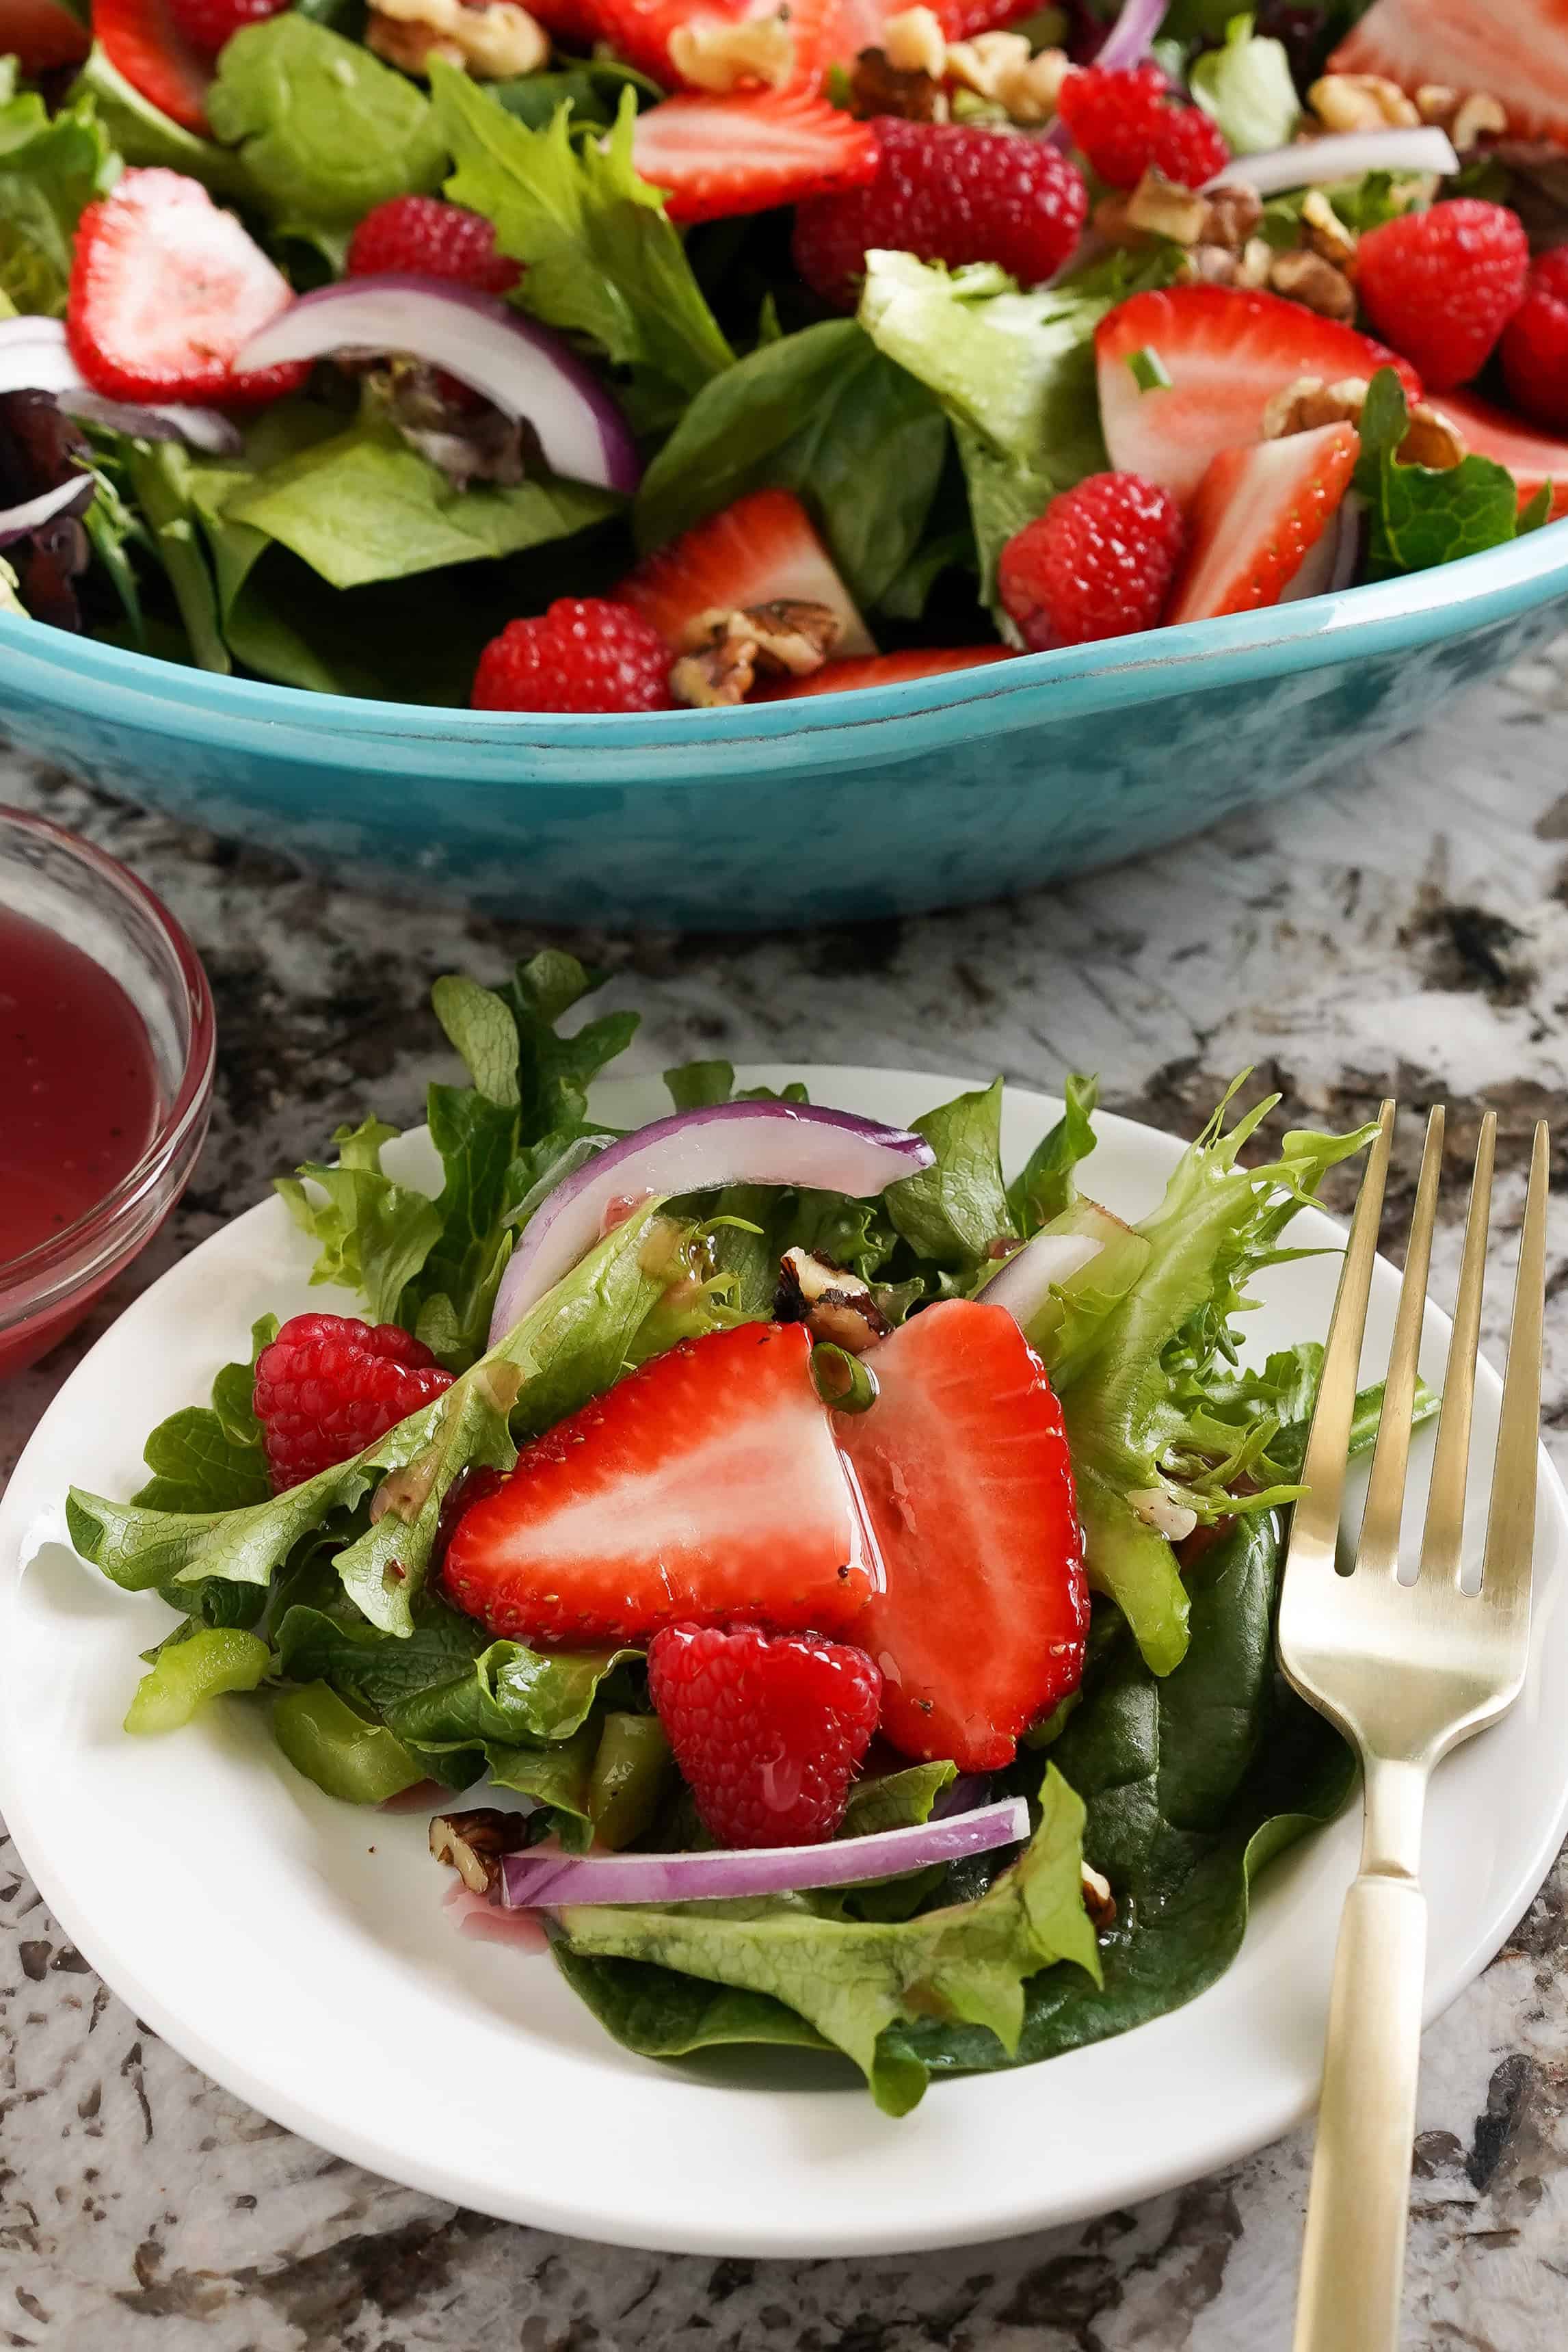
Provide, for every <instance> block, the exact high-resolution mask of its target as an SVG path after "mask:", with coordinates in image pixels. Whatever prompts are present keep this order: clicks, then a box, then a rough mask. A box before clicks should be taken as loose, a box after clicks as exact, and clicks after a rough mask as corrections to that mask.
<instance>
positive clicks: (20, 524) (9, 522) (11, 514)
mask: <svg viewBox="0 0 1568 2352" xmlns="http://www.w3.org/2000/svg"><path fill="white" fill-rule="evenodd" d="M97 487H98V485H97V483H96V482H95V481H94V480H93V478H92V476H91V475H90V474H73V475H72V477H71V478H70V480H69V481H68V482H57V483H56V485H55V487H54V488H53V489H52V490H44V491H41V492H40V493H39V495H38V497H37V498H36V499H24V500H23V502H22V504H21V505H20V506H19V507H0V547H10V546H11V545H13V543H14V542H15V541H16V540H18V539H30V538H31V537H32V534H33V533H34V531H36V530H42V529H43V527H44V525H45V524H46V523H47V522H55V521H57V520H58V518H59V517H60V516H61V515H75V514H84V513H85V512H86V510H87V509H88V508H89V506H91V504H92V499H93V492H94V490H95V489H96V488H97Z"/></svg>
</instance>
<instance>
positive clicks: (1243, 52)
mask: <svg viewBox="0 0 1568 2352" xmlns="http://www.w3.org/2000/svg"><path fill="white" fill-rule="evenodd" d="M1252 26H1253V19H1252V17H1251V16H1232V17H1231V19H1230V21H1229V23H1228V25H1227V26H1226V27H1225V38H1224V40H1223V41H1222V42H1221V43H1220V45H1219V47H1218V48H1216V49H1207V50H1205V52H1204V54H1203V55H1202V57H1200V58H1194V60H1193V62H1192V65H1191V67H1190V68H1189V70H1188V73H1187V83H1188V87H1189V88H1190V89H1191V91H1192V94H1193V96H1194V98H1195V99H1196V100H1197V103H1198V104H1199V106H1201V107H1202V109H1203V110H1204V112H1205V113H1206V114H1207V115H1210V116H1212V118H1213V120H1214V121H1216V122H1217V123H1218V125H1219V128H1220V130H1221V131H1223V132H1224V133H1225V137H1226V142H1227V143H1228V146H1229V148H1230V152H1231V153H1232V154H1233V155H1262V154H1267V153H1269V152H1270V151H1271V150H1272V149H1274V148H1276V147H1288V146H1289V145H1290V143H1291V140H1292V139H1293V138H1294V137H1295V135H1296V126H1297V124H1298V123H1299V122H1300V121H1301V100H1300V99H1299V98H1298V97H1297V96H1296V85H1295V83H1294V81H1293V80H1292V79H1291V60H1290V58H1289V57H1288V56H1287V55H1286V53H1285V47H1284V44H1283V43H1282V42H1281V41H1275V40H1270V39H1268V38H1260V37H1259V36H1258V35H1256V34H1255V33H1254V32H1253V29H1252Z"/></svg>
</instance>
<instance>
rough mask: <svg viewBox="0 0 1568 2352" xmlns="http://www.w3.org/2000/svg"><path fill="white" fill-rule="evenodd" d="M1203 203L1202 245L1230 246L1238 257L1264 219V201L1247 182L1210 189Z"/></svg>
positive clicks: (1232, 182)
mask: <svg viewBox="0 0 1568 2352" xmlns="http://www.w3.org/2000/svg"><path fill="white" fill-rule="evenodd" d="M1204 201H1205V204H1206V206H1207V210H1206V211H1205V213H1204V216H1203V236H1202V239H1201V240H1200V241H1201V242H1202V243H1203V244H1204V245H1223V246H1227V247H1228V248H1229V250H1230V251H1231V252H1232V253H1239V252H1240V250H1241V248H1242V247H1243V246H1244V245H1245V244H1246V243H1247V241H1248V239H1249V236H1251V235H1252V232H1253V231H1254V229H1255V228H1256V227H1257V226H1258V224H1259V222H1260V220H1261V219H1262V217H1263V199H1262V197H1261V196H1260V194H1258V191H1257V189H1256V188H1251V187H1249V186H1248V184H1247V183H1246V182H1245V181H1244V180H1232V181H1228V182H1227V183H1226V184H1224V185H1223V186H1221V187H1218V188H1211V189H1210V191H1209V193H1208V194H1207V197H1206V198H1205V200H1204Z"/></svg>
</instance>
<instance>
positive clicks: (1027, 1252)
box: [980, 1234, 1105, 1331]
mask: <svg viewBox="0 0 1568 2352" xmlns="http://www.w3.org/2000/svg"><path fill="white" fill-rule="evenodd" d="M1104 1246H1105V1244H1104V1242H1103V1238H1102V1237H1101V1236H1100V1235H1099V1234H1036V1235H1035V1237H1034V1239H1033V1240H1032V1241H1031V1242H1025V1244H1024V1245H1023V1247H1022V1249H1020V1250H1014V1252H1013V1254H1012V1255H1011V1257H1009V1258H1005V1259H1004V1260H1003V1261H1002V1264H1001V1266H1000V1268H999V1269H998V1272H997V1273H995V1274H993V1275H992V1276H991V1278H990V1280H989V1282H988V1283H987V1284H986V1286H985V1287H984V1289H983V1290H982V1291H981V1292H980V1297H982V1298H983V1299H984V1300H985V1302H986V1304H987V1306H988V1307H1006V1308H1007V1310H1008V1313H1009V1315H1010V1316H1011V1317H1012V1318H1013V1321H1014V1322H1015V1323H1016V1324H1018V1326H1019V1328H1020V1329H1021V1330H1024V1331H1027V1330H1028V1329H1029V1327H1030V1324H1031V1323H1032V1322H1033V1321H1034V1318H1035V1317H1036V1316H1037V1315H1038V1314H1039V1313H1040V1308H1041V1307H1043V1306H1044V1305H1045V1302H1046V1300H1047V1299H1048V1298H1049V1297H1050V1296H1051V1291H1052V1289H1053V1287H1054V1286H1056V1284H1058V1283H1061V1282H1065V1281H1066V1280H1067V1278H1068V1276H1069V1275H1073V1274H1076V1273H1077V1272H1078V1269H1079V1267H1080V1266H1083V1265H1088V1263H1089V1261H1090V1259H1091V1258H1092V1257H1098V1256H1099V1255H1100V1253H1101V1251H1102V1250H1103V1248H1104Z"/></svg>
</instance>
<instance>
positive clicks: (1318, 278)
mask: <svg viewBox="0 0 1568 2352" xmlns="http://www.w3.org/2000/svg"><path fill="white" fill-rule="evenodd" d="M1269 283H1270V286H1271V287H1272V288H1273V289H1274V291H1275V293H1276V294H1283V295H1284V296H1285V297H1286V299H1288V300H1290V301H1291V302H1300V303H1302V304H1303V305H1304V306H1305V308H1306V309H1307V310H1315V311H1316V313H1317V315H1318V317H1319V318H1320V319H1337V320H1339V321H1340V323H1341V325H1343V326H1347V327H1348V326H1349V325H1350V323H1351V321H1352V320H1354V317H1355V294H1354V289H1353V288H1352V286H1351V282H1350V280H1349V278H1347V277H1346V276H1345V274H1344V272H1343V270H1342V269H1336V268H1334V266H1333V262H1332V261H1325V260H1324V259H1323V257H1322V254H1321V253H1277V254H1276V255H1275V256H1274V258H1273V261H1272V262H1271V264H1270V269H1269Z"/></svg>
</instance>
